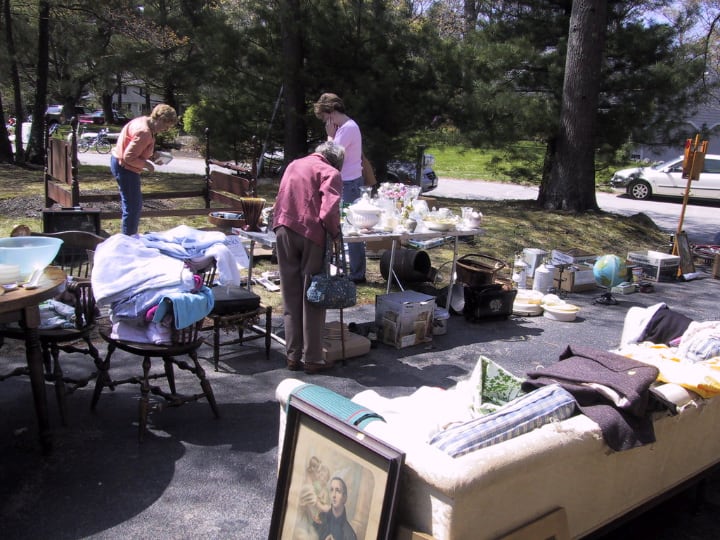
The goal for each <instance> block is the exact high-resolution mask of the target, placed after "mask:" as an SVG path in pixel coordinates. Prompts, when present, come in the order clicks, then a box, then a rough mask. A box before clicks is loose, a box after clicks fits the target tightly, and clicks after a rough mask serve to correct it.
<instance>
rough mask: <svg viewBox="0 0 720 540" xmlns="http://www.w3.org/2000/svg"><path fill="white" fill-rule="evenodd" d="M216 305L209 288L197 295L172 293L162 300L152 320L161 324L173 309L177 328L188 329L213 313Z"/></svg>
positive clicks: (201, 290)
mask: <svg viewBox="0 0 720 540" xmlns="http://www.w3.org/2000/svg"><path fill="white" fill-rule="evenodd" d="M214 305H215V299H214V297H213V294H212V291H211V290H210V288H209V287H205V286H203V287H202V288H201V289H200V290H199V291H198V292H197V293H188V292H175V293H170V294H167V295H165V296H164V297H163V298H162V301H161V302H160V304H158V308H157V310H156V311H155V315H153V318H152V320H153V322H156V323H159V322H160V321H162V320H163V318H164V317H165V316H166V315H167V314H168V313H169V310H170V308H171V307H172V313H173V317H174V319H175V328H177V329H180V328H187V327H188V326H190V325H191V324H193V323H195V322H197V321H200V320H202V319H204V318H205V317H206V316H207V314H208V313H210V312H211V311H212V308H213V306H214Z"/></svg>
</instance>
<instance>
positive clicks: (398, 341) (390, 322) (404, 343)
mask: <svg viewBox="0 0 720 540" xmlns="http://www.w3.org/2000/svg"><path fill="white" fill-rule="evenodd" d="M434 311H435V297H434V296H430V295H427V294H422V293H419V292H416V291H403V292H398V293H390V294H383V295H378V296H376V297H375V323H376V324H377V325H378V327H379V328H381V329H382V331H381V334H382V341H383V342H384V343H386V344H387V345H393V346H395V347H397V348H398V349H402V348H404V347H409V346H411V345H417V344H419V343H425V342H428V341H432V329H433V313H434Z"/></svg>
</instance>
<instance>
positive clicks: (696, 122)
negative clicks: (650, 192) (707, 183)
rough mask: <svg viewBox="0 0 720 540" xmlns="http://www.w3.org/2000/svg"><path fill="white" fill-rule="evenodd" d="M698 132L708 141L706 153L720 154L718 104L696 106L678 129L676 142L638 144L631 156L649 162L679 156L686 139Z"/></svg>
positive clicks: (719, 107) (719, 112)
mask: <svg viewBox="0 0 720 540" xmlns="http://www.w3.org/2000/svg"><path fill="white" fill-rule="evenodd" d="M697 134H700V138H701V139H702V140H706V141H707V142H708V151H707V153H708V154H720V106H719V105H718V104H717V103H716V102H714V100H713V103H705V104H702V105H700V106H699V107H698V110H697V111H696V112H695V114H694V115H692V116H690V117H689V118H688V119H686V120H685V122H684V123H683V125H682V127H681V128H680V130H679V134H678V140H677V144H674V145H671V146H670V145H668V146H654V145H639V146H638V147H637V148H635V151H634V152H633V158H634V159H637V160H638V161H641V160H642V161H648V162H651V163H654V162H662V161H669V160H671V159H675V158H676V157H678V156H681V155H682V153H683V151H684V148H685V141H686V140H687V139H689V138H690V139H691V138H694V137H695V135H697Z"/></svg>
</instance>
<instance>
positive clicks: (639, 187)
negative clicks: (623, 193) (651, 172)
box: [627, 180, 652, 201]
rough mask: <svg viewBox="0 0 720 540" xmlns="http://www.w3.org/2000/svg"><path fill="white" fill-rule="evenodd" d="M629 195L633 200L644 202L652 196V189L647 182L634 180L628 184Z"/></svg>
mask: <svg viewBox="0 0 720 540" xmlns="http://www.w3.org/2000/svg"><path fill="white" fill-rule="evenodd" d="M627 194H628V195H630V197H632V198H633V199H636V200H638V201H644V200H645V199H649V198H650V196H651V195H652V188H651V187H650V184H648V183H647V182H646V181H645V180H633V181H632V182H630V183H629V184H628V187H627Z"/></svg>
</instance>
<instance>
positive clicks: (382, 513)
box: [268, 396, 405, 540]
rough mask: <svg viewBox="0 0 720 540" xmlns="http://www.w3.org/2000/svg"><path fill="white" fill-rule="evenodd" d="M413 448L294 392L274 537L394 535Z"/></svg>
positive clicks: (309, 539)
mask: <svg viewBox="0 0 720 540" xmlns="http://www.w3.org/2000/svg"><path fill="white" fill-rule="evenodd" d="M404 459H405V454H403V453H401V452H400V451H399V450H397V449H395V448H393V447H391V446H389V445H387V444H386V443H384V442H382V441H380V440H378V439H376V438H374V437H372V436H371V435H369V434H367V433H365V432H363V431H360V430H358V429H357V428H355V427H353V426H351V425H349V424H347V423H345V422H342V421H341V420H338V419H337V418H335V417H333V416H331V415H329V414H328V413H326V412H324V411H322V410H320V409H318V408H317V407H315V406H313V405H311V404H310V403H308V402H307V401H304V400H302V399H301V398H298V397H297V396H293V397H292V399H291V400H290V404H289V406H288V414H287V424H286V429H285V438H284V441H283V449H282V455H281V457H280V469H279V473H278V483H277V489H276V491H275V504H274V506H273V514H272V521H271V524H270V534H269V536H268V538H269V539H270V540H318V539H322V540H325V539H326V538H328V536H330V537H331V538H333V539H334V540H354V539H357V540H370V539H373V540H374V539H376V538H391V535H392V532H393V526H394V513H395V504H396V498H397V491H398V484H399V480H400V469H401V467H402V464H403V462H404Z"/></svg>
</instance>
